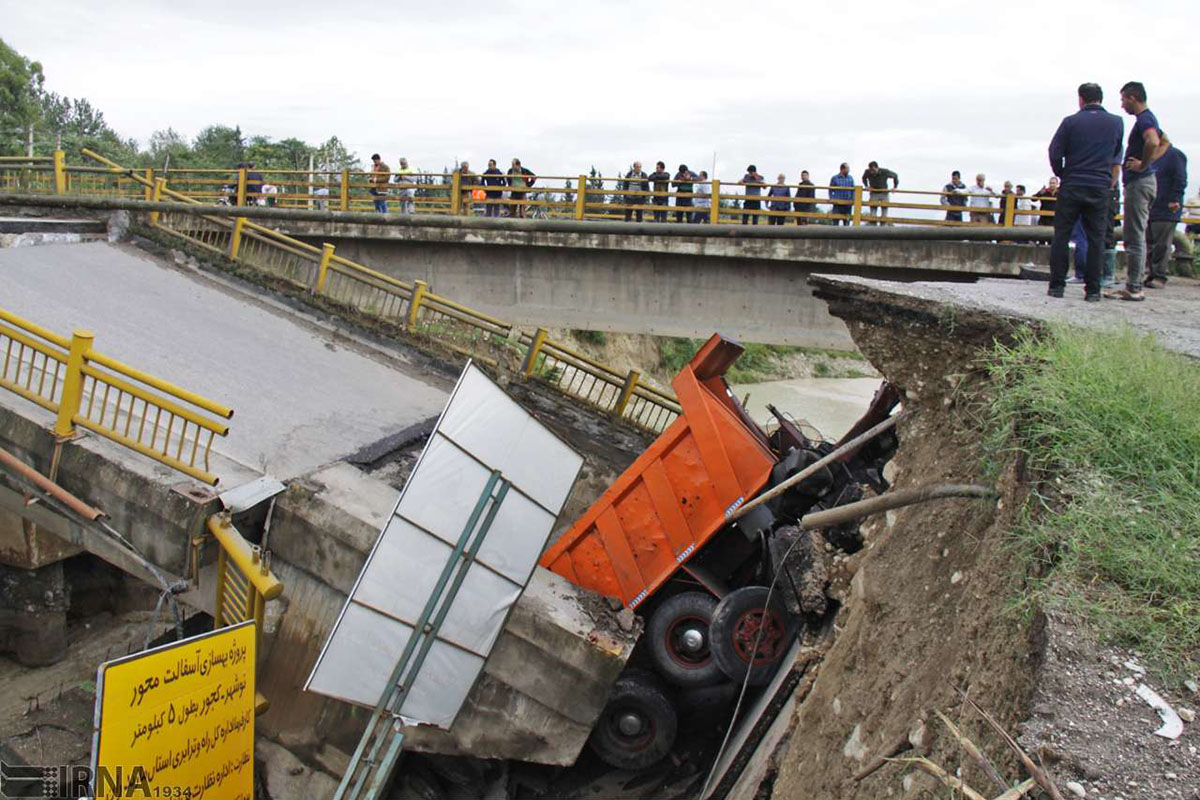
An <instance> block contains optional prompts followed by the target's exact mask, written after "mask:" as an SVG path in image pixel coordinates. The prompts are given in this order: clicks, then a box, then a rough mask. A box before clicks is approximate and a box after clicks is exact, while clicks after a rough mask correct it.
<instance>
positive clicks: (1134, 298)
mask: <svg viewBox="0 0 1200 800" xmlns="http://www.w3.org/2000/svg"><path fill="white" fill-rule="evenodd" d="M1104 296H1105V297H1107V298H1109V299H1110V300H1129V301H1131V302H1134V303H1140V302H1141V301H1143V300H1145V299H1146V295H1144V294H1142V293H1141V292H1131V291H1129V290H1128V289H1118V290H1117V291H1115V292H1105V293H1104Z"/></svg>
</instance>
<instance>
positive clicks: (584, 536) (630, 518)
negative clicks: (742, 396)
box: [541, 336, 776, 608]
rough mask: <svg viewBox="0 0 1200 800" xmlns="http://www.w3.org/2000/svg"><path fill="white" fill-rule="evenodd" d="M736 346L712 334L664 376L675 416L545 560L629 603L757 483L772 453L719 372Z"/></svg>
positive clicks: (656, 583)
mask: <svg viewBox="0 0 1200 800" xmlns="http://www.w3.org/2000/svg"><path fill="white" fill-rule="evenodd" d="M742 350H743V348H742V346H741V345H740V344H738V343H736V342H733V341H730V340H728V339H724V338H722V337H720V336H713V337H712V338H711V339H709V341H708V342H707V343H705V345H704V347H702V348H701V349H700V350H699V352H697V353H696V355H695V356H694V357H693V358H692V360H691V361H690V362H689V363H688V364H687V366H685V367H684V368H683V370H682V371H681V372H680V373H679V375H677V376H676V377H675V380H674V381H672V386H673V388H674V389H675V393H676V395H677V396H678V398H679V405H680V407H681V408H682V413H681V414H680V416H679V417H678V419H676V420H675V421H674V422H673V423H671V425H670V426H669V427H668V428H667V429H666V430H665V431H664V432H663V433H662V434H661V435H660V436H659V437H658V439H656V440H655V441H654V443H653V444H651V445H650V447H649V448H647V450H646V452H645V453H643V454H642V455H641V456H640V457H639V458H638V459H637V460H636V461H635V462H634V463H633V464H632V465H630V467H629V468H628V469H627V470H626V471H625V472H624V473H622V475H621V477H619V478H618V479H617V481H616V482H615V483H613V485H612V486H610V487H609V489H608V491H606V492H605V493H604V494H603V495H602V496H601V497H600V499H598V500H597V501H596V502H595V503H594V504H593V505H592V507H591V508H589V509H588V511H587V513H585V514H584V515H583V516H582V517H580V519H579V520H578V521H577V522H576V523H575V524H574V525H573V526H572V527H571V528H570V529H569V530H568V531H567V532H566V533H565V534H563V536H562V537H561V538H560V539H559V540H558V541H557V542H556V543H555V544H554V545H553V546H552V547H551V548H550V549H548V550H547V551H546V553H545V554H544V555H543V556H542V560H541V565H542V566H543V567H546V568H547V569H549V570H551V571H553V572H557V573H558V574H560V575H562V576H564V577H565V578H567V579H568V580H570V581H571V582H572V583H575V584H577V585H579V586H582V587H584V588H585V589H591V590H592V591H595V592H599V593H600V594H603V595H605V596H608V597H615V598H618V599H619V600H620V601H621V603H622V604H624V605H626V606H628V607H629V608H636V607H637V605H638V604H639V603H641V602H642V601H644V600H645V599H646V598H647V597H649V596H650V595H651V594H653V593H654V591H655V590H656V589H658V587H660V586H661V585H662V584H663V583H665V582H666V581H667V580H668V579H670V577H671V576H672V575H673V574H674V573H675V571H676V570H677V569H679V567H680V565H681V564H684V563H686V562H687V560H688V559H689V558H690V557H691V556H692V555H694V554H695V553H696V552H697V551H698V550H699V549H700V548H701V547H703V546H704V544H705V543H706V542H708V541H709V539H711V538H712V537H713V535H714V534H716V533H717V531H719V530H720V529H721V528H722V527H723V526H724V525H725V520H726V518H727V517H728V516H729V515H730V514H732V513H733V512H734V511H735V510H736V509H737V508H738V507H739V506H740V505H741V504H742V503H744V502H746V501H747V500H749V499H751V498H752V497H754V496H755V495H756V494H758V492H759V491H761V490H762V488H763V487H764V486H765V485H766V483H767V480H768V478H769V477H770V473H771V468H772V467H773V466H774V465H775V463H776V458H775V456H774V455H773V454H772V452H771V450H770V448H769V447H768V445H767V440H766V438H765V436H764V435H763V433H762V431H761V430H760V429H759V428H758V426H757V425H755V424H754V422H753V421H752V420H750V418H749V417H748V416H747V415H746V413H745V410H744V409H743V408H742V407H741V405H740V404H739V403H738V402H737V400H736V399H734V398H733V396H732V394H731V393H730V391H729V386H728V384H726V382H725V378H724V375H725V371H726V370H727V369H728V368H729V366H730V365H731V364H732V363H733V362H734V361H736V360H737V357H738V356H739V355H741V353H742Z"/></svg>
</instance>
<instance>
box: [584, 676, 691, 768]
mask: <svg viewBox="0 0 1200 800" xmlns="http://www.w3.org/2000/svg"><path fill="white" fill-rule="evenodd" d="M678 727H679V721H678V718H677V717H676V715H675V706H673V705H672V704H671V700H670V699H669V698H668V697H667V694H666V692H665V691H663V689H662V687H661V686H659V685H658V681H657V680H655V679H654V676H653V675H650V674H647V673H644V672H633V673H628V674H626V675H622V676H621V677H619V678H617V682H616V683H615V684H614V685H613V689H612V692H611V693H610V694H609V696H608V703H607V705H605V706H604V711H603V712H601V714H600V719H599V721H598V722H597V723H596V727H595V729H594V730H592V735H591V737H590V738H589V739H588V744H589V745H590V746H591V748H592V751H593V752H594V753H595V754H596V755H597V756H599V757H600V760H601V761H603V762H604V763H606V764H608V765H609V766H611V767H615V768H617V769H626V770H638V769H644V768H646V767H648V766H650V765H652V764H655V763H657V762H659V761H661V760H662V759H663V758H664V757H665V756H666V755H667V753H669V752H671V748H672V747H673V746H674V745H675V735H676V733H677V731H678Z"/></svg>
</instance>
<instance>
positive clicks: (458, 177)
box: [450, 169, 462, 217]
mask: <svg viewBox="0 0 1200 800" xmlns="http://www.w3.org/2000/svg"><path fill="white" fill-rule="evenodd" d="M461 213H462V172H461V171H460V170H457V169H456V170H454V172H453V173H452V174H451V175H450V216H452V217H457V216H458V215H459V214H461Z"/></svg>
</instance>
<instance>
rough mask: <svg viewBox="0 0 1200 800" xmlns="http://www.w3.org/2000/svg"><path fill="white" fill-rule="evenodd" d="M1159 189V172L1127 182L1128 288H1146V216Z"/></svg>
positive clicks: (1126, 281) (1126, 255) (1130, 289)
mask: <svg viewBox="0 0 1200 800" xmlns="http://www.w3.org/2000/svg"><path fill="white" fill-rule="evenodd" d="M1157 191H1158V176H1157V175H1147V176H1146V177H1144V178H1138V179H1137V180H1132V181H1130V182H1129V183H1127V184H1125V221H1124V222H1123V223H1122V226H1121V231H1122V233H1123V234H1124V235H1125V288H1126V289H1128V290H1129V291H1131V292H1140V291H1141V290H1142V278H1143V276H1144V275H1145V272H1146V220H1147V219H1149V217H1150V204H1151V203H1153V202H1154V195H1155V193H1156V192H1157Z"/></svg>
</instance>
